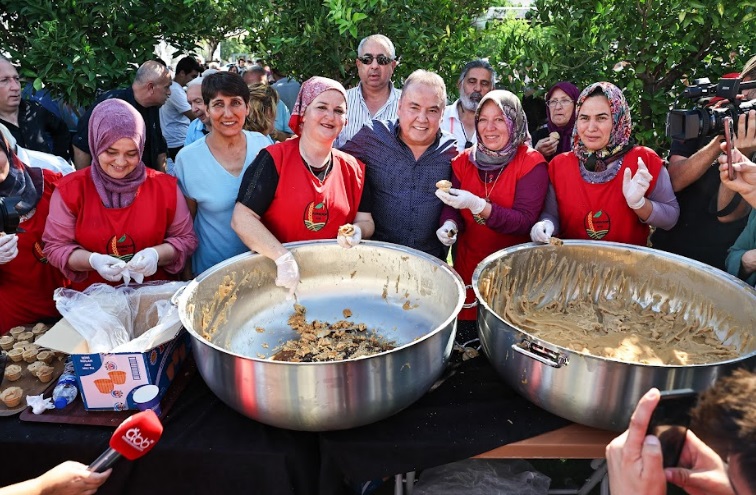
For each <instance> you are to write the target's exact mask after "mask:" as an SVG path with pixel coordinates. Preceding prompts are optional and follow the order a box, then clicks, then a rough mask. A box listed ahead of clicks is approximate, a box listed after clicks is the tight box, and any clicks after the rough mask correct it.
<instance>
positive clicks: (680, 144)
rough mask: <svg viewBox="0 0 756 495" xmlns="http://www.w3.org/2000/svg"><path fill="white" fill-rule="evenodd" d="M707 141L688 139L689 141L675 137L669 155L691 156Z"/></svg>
mask: <svg viewBox="0 0 756 495" xmlns="http://www.w3.org/2000/svg"><path fill="white" fill-rule="evenodd" d="M705 144H706V143H703V144H700V143H699V142H698V139H688V140H687V141H681V140H679V139H673V140H672V145H671V146H670V148H669V156H672V155H679V156H684V157H685V158H690V156H691V155H693V154H694V153H695V152H696V151H698V150H699V149H700V148H702V147H703V146H704V145H705Z"/></svg>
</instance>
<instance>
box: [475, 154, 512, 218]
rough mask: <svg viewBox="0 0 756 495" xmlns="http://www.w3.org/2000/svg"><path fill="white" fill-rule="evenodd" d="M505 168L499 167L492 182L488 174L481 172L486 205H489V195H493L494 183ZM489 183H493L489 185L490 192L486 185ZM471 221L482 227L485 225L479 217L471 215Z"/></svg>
mask: <svg viewBox="0 0 756 495" xmlns="http://www.w3.org/2000/svg"><path fill="white" fill-rule="evenodd" d="M505 168H506V167H501V168H500V169H499V172H498V173H497V174H496V178H495V179H494V180H493V181H491V180H489V175H488V172H483V174H484V175H483V177H484V178H483V179H482V180H483V190H484V191H485V194H486V197H485V200H486V203H491V200H490V199H489V198H490V197H491V194H493V191H494V188H495V187H496V183H497V182H499V177H501V173H502V172H503V171H504V169H505ZM491 182H493V184H491V190H490V191H489V189H488V184H489V183H491ZM473 220H475V223H477V224H480V225H483V224H485V223H486V219H485V218H483V217H482V216H480V215H475V214H473Z"/></svg>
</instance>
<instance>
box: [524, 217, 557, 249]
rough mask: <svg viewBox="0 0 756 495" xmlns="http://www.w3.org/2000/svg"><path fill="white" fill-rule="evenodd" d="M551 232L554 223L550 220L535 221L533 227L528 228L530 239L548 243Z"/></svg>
mask: <svg viewBox="0 0 756 495" xmlns="http://www.w3.org/2000/svg"><path fill="white" fill-rule="evenodd" d="M553 233H554V224H553V223H551V220H541V221H540V222H536V223H535V225H533V228H532V229H530V240H531V241H533V242H541V243H543V244H548V243H549V239H551V234H553Z"/></svg>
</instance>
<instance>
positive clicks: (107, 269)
mask: <svg viewBox="0 0 756 495" xmlns="http://www.w3.org/2000/svg"><path fill="white" fill-rule="evenodd" d="M89 266H91V267H92V268H94V269H95V270H96V271H97V273H99V274H100V276H101V277H102V278H104V279H105V280H107V281H109V282H118V281H120V280H121V279H122V278H123V275H122V274H123V271H124V270H125V269H126V262H125V261H123V260H119V259H118V258H116V257H114V256H108V255H107V254H100V253H92V254H90V255H89Z"/></svg>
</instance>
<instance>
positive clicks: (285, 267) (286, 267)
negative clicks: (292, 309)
mask: <svg viewBox="0 0 756 495" xmlns="http://www.w3.org/2000/svg"><path fill="white" fill-rule="evenodd" d="M276 267H278V271H277V273H276V285H277V286H279V287H286V288H287V289H289V295H290V296H291V295H293V294H294V291H295V290H297V285H298V284H299V265H297V260H295V259H294V256H293V255H292V254H291V253H290V252H289V251H286V253H285V254H282V255H281V256H279V257H278V258H276Z"/></svg>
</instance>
